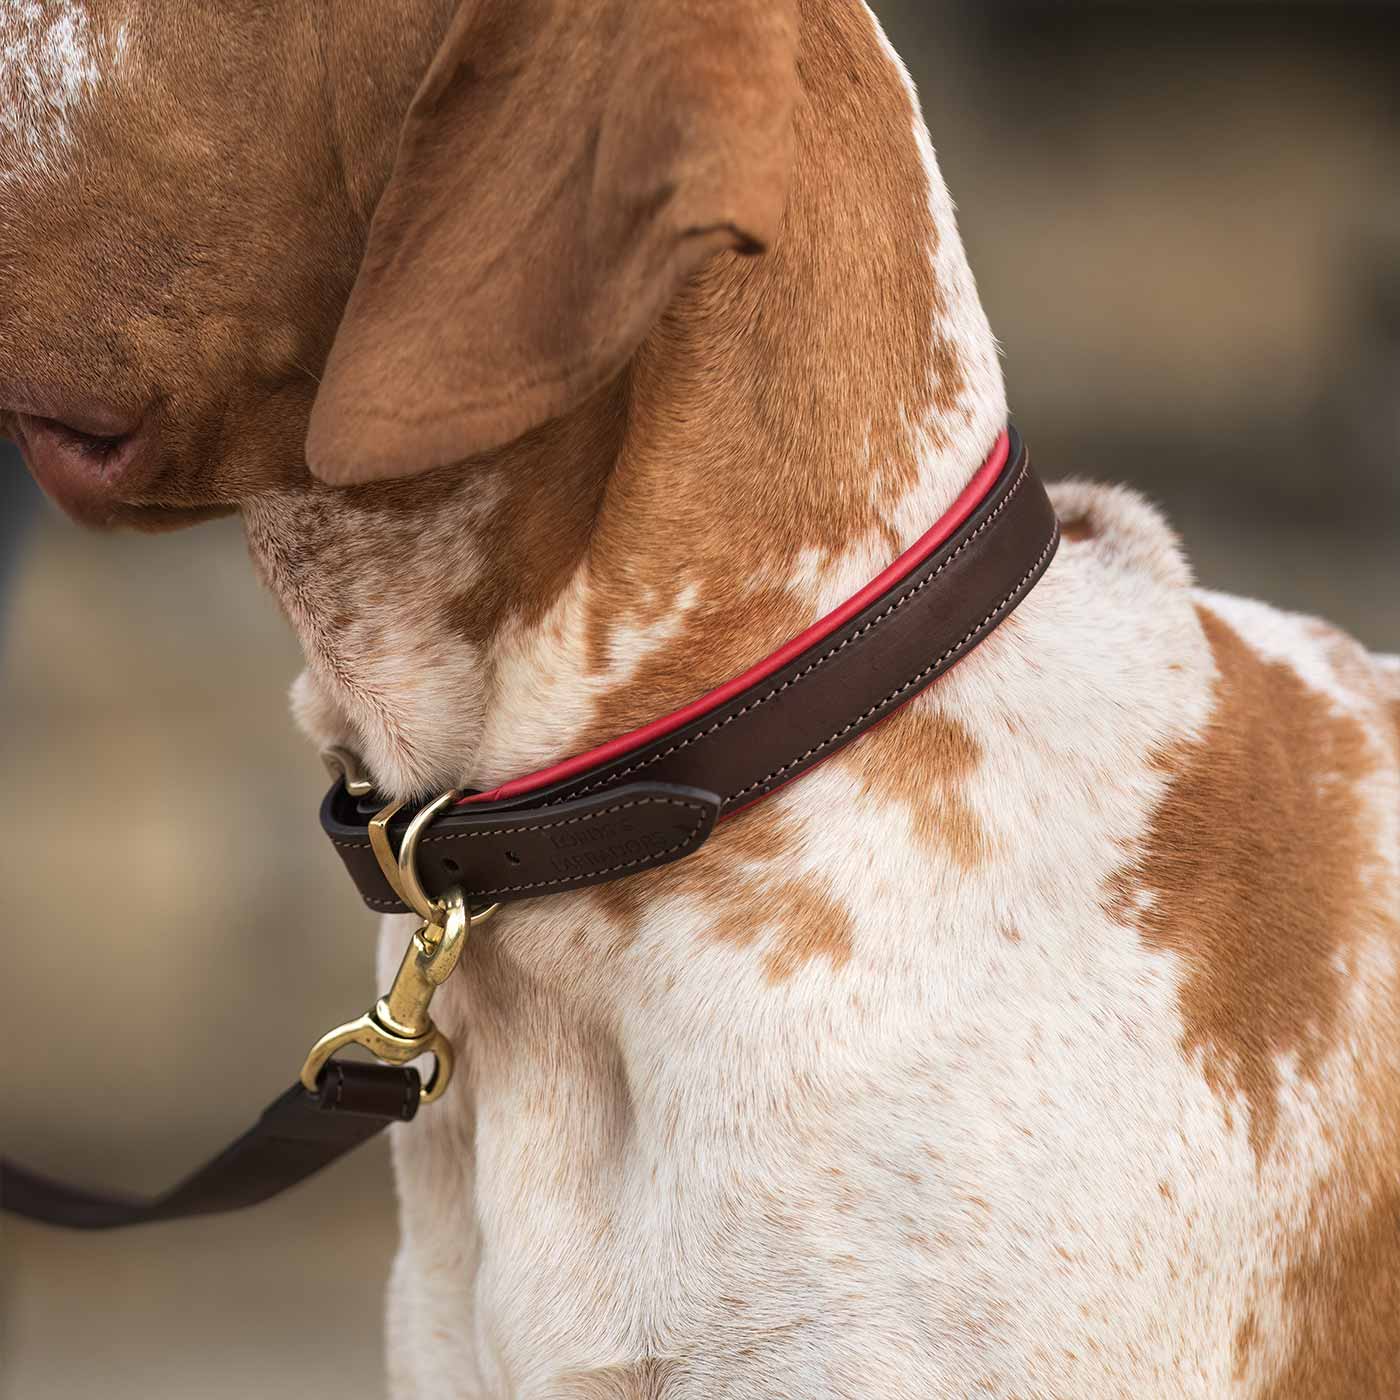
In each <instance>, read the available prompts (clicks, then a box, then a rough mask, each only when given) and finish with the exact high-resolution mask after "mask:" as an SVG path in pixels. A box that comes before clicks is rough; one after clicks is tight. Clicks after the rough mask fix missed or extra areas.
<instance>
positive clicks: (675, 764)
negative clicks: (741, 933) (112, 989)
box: [321, 429, 1060, 912]
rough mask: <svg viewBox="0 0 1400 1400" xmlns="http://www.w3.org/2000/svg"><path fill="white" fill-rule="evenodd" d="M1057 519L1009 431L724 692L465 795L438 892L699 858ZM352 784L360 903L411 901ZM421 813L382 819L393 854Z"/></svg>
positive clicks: (340, 800) (350, 847)
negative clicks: (927, 511) (830, 606)
mask: <svg viewBox="0 0 1400 1400" xmlns="http://www.w3.org/2000/svg"><path fill="white" fill-rule="evenodd" d="M1059 539H1060V533H1059V523H1058V521H1057V520H1056V519H1055V513H1054V510H1053V508H1052V507H1051V505H1050V501H1049V498H1048V497H1047V496H1046V494H1045V488H1044V487H1043V486H1042V485H1041V483H1040V482H1039V480H1038V479H1037V478H1036V476H1035V475H1034V473H1033V472H1032V471H1031V468H1030V461H1029V457H1028V455H1027V453H1026V449H1025V446H1024V444H1023V443H1022V442H1021V439H1020V436H1019V434H1017V433H1016V432H1015V430H1014V429H1011V430H1009V431H1008V432H1007V433H1006V434H1003V436H1002V437H1001V438H1000V439H999V440H998V444H997V448H996V450H995V451H994V453H993V454H992V456H991V457H990V458H989V459H988V462H987V464H986V465H985V466H984V467H983V468H982V470H981V471H980V472H979V473H978V475H977V477H976V478H974V480H973V482H972V483H971V484H970V485H969V487H968V490H967V491H965V492H964V493H963V496H962V497H961V498H960V499H959V501H958V502H957V503H956V504H955V505H954V507H953V508H952V510H951V511H949V513H948V514H947V515H945V516H944V517H943V519H942V520H941V521H940V522H939V523H938V524H937V525H935V526H934V527H933V529H931V530H930V531H929V532H928V533H927V534H926V535H925V536H924V537H923V539H922V540H920V541H919V543H918V544H916V545H915V546H914V547H913V548H912V549H911V550H910V551H908V553H906V554H905V555H903V556H901V558H900V559H899V560H898V561H896V563H895V564H894V565H892V566H891V567H890V569H888V570H887V571H886V572H885V573H884V574H882V575H881V576H880V577H879V579H877V580H875V581H874V582H873V583H872V584H871V585H870V586H869V587H867V588H866V589H863V590H862V591H861V593H860V594H857V595H856V597H855V598H854V599H852V600H850V602H848V603H847V604H846V605H845V606H844V607H843V608H840V609H837V611H836V612H835V613H833V614H831V615H830V616H829V617H828V618H826V619H824V620H823V621H822V622H821V623H818V624H817V625H816V626H815V627H813V628H811V629H809V631H808V632H805V633H803V634H802V636H801V637H798V638H794V639H793V641H792V642H790V643H789V644H788V645H787V646H785V647H783V648H782V649H780V650H779V651H778V652H775V653H774V654H773V656H771V657H770V658H768V659H767V660H766V661H764V662H760V663H759V665H757V666H755V667H753V668H751V670H750V671H748V672H745V673H744V675H743V676H741V677H737V678H736V679H735V681H733V682H731V683H730V684H729V685H727V686H722V687H720V688H719V689H718V690H716V691H713V692H711V693H710V694H709V695H708V696H705V697H702V698H701V699H700V700H698V701H696V702H695V703H694V704H693V705H690V706H687V707H686V708H685V709H683V710H681V711H678V712H676V713H675V714H673V715H669V716H666V717H665V718H663V719H661V720H658V721H656V722H655V723H653V724H650V725H647V726H646V727H645V728H643V729H640V730H638V731H636V732H635V733H634V734H631V735H627V736H624V737H623V738H622V739H619V740H615V741H614V742H612V743H610V744H606V745H603V746H602V747H601V748H599V749H596V750H593V751H591V752H590V753H588V754H584V755H581V756H579V757H578V758H576V759H572V760H569V761H567V762H565V763H563V764H559V765H556V766H555V767H553V768H550V769H546V770H544V771H543V772H541V773H538V774H532V775H530V776H529V777H526V778H522V779H517V780H515V781H513V782H511V783H507V784H505V785H503V786H502V787H500V788H497V789H495V790H494V791H492V792H489V793H472V794H467V795H454V799H455V802H454V804H453V805H447V806H446V809H445V810H444V811H442V813H441V815H439V816H437V817H436V819H435V820H434V821H433V822H432V824H431V827H430V828H428V829H427V830H426V832H424V833H423V834H422V835H421V837H420V840H419V844H418V851H417V871H418V875H419V878H420V880H421V883H422V885H423V888H424V890H425V891H426V892H427V894H428V896H429V897H430V898H435V897H436V896H437V895H439V894H440V893H442V892H443V891H445V890H447V889H448V888H450V887H453V886H461V887H462V888H464V889H465V890H466V891H467V892H468V895H469V896H470V897H471V899H473V900H474V901H481V902H483V903H485V902H505V901H509V900H517V899H529V898H532V897H535V896H538V895H545V894H557V893H562V892H563V891H565V890H574V889H580V888H582V887H584V886H587V885H595V884H599V883H601V882H603V881H608V880H616V879H621V878H623V877H625V876H628V875H634V874H638V873H640V872H641V871H644V870H651V869H654V868H655V867H657V866H660V865H666V864H668V863H669V862H671V861H674V860H679V859H680V858H681V857H683V856H686V855H690V854H691V853H692V852H694V851H696V850H698V849H699V848H700V846H701V845H702V844H703V843H704V841H705V840H706V838H707V837H708V836H709V835H710V832H711V831H712V830H713V829H714V826H715V823H716V822H717V821H719V820H722V819H723V818H724V817H727V816H730V815H732V814H733V813H734V812H736V811H738V810H739V809H740V808H742V807H746V806H748V805H749V804H751V803H753V802H755V801H757V800H759V799H760V798H762V797H765V796H767V795H768V794H769V793H771V792H773V791H774V790H775V789H776V788H778V787H781V786H782V785H783V784H784V783H787V782H790V781H791V780H792V779H793V778H795V777H797V776H799V775H800V774H802V773H804V772H806V771H807V770H808V769H809V768H811V767H812V766H813V765H814V764H817V763H820V762H821V761H822V760H823V759H824V758H826V757H828V756H829V755H830V754H832V753H834V752H835V751H836V750H837V749H839V748H841V747H842V746H843V745H845V744H848V743H850V741H851V740H852V739H855V738H857V737H858V736H859V735H860V734H862V733H864V732H865V730H867V729H869V728H870V727H871V726H872V725H874V724H877V723H879V721H880V720H882V719H884V718H885V716H886V715H888V714H889V713H890V712H891V711H893V710H895V709H897V708H898V707H899V706H901V705H903V704H904V703H905V702H906V701H908V700H910V699H912V698H913V697H914V696H915V695H917V694H918V693H919V692H920V691H921V690H922V689H924V687H925V686H927V685H928V684H929V683H930V682H932V681H934V680H936V679H937V678H938V677H939V676H940V675H942V674H943V673H944V672H945V671H947V670H948V669H950V668H951V667H952V666H954V665H956V664H957V663H958V662H959V661H960V660H962V658H963V657H965V656H966V655H967V654H968V653H969V652H971V651H972V649H973V648H974V647H976V646H977V644H978V643H979V642H981V641H982V640H983V639H984V638H986V637H987V636H988V635H989V634H990V633H991V632H992V631H993V630H995V628H996V627H997V626H998V625H999V624H1000V623H1001V622H1003V621H1004V620H1005V619H1006V618H1007V617H1008V616H1009V615H1010V614H1011V612H1012V611H1013V610H1014V609H1015V608H1016V607H1017V606H1018V605H1019V604H1020V602H1021V601H1022V600H1023V599H1024V598H1025V597H1026V595H1027V594H1028V593H1029V592H1030V590H1031V588H1032V587H1033V586H1034V585H1035V583H1036V582H1037V580H1038V579H1039V578H1040V576H1041V575H1042V574H1043V573H1044V571H1045V569H1046V567H1047V566H1048V565H1049V563H1050V560H1051V559H1052V558H1053V557H1054V554H1055V550H1056V547H1057V546H1058V544H1059ZM382 805H383V803H382V800H379V801H375V800H370V799H359V800H357V799H355V798H353V797H351V796H350V795H349V793H348V792H347V791H346V787H345V784H344V782H343V781H340V782H337V783H336V785H335V786H334V787H333V788H332V789H331V791H330V792H329V793H328V794H327V796H326V799H325V801H324V803H323V804H322V807H321V824H322V826H323V827H324V828H325V831H326V834H327V835H328V836H329V837H330V839H331V841H332V843H333V844H334V846H335V848H336V850H337V851H338V852H339V853H340V856H341V858H342V859H343V860H344V862H345V866H346V869H347V870H348V871H349V872H350V875H351V878H352V879H353V880H354V881H355V884H356V886H357V887H358V888H359V891H360V893H361V895H362V896H363V898H364V900H365V903H366V904H368V905H369V906H370V907H371V908H373V909H377V910H380V911H383V912H400V911H404V910H405V905H404V903H403V901H402V900H401V899H400V897H399V894H398V893H397V892H396V891H395V889H394V888H393V887H392V886H391V885H390V883H389V881H388V880H387V879H386V877H385V875H384V873H383V871H382V870H381V868H380V863H379V860H378V859H377V858H376V856H375V853H374V851H373V849H372V846H371V841H370V832H369V822H370V820H371V818H372V817H373V816H374V814H375V812H376V811H377V810H378V809H379V808H380V807H381V806H382ZM413 815H414V811H413V810H411V809H405V810H403V811H401V812H400V813H399V814H398V815H397V816H396V817H395V818H394V819H393V821H391V822H390V823H389V825H388V827H387V831H388V835H389V840H390V844H391V845H392V847H393V849H394V851H396V852H397V851H398V850H399V849H400V847H401V843H402V841H403V838H404V834H405V832H406V831H407V829H408V826H409V823H410V820H411V819H412V817H413Z"/></svg>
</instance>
